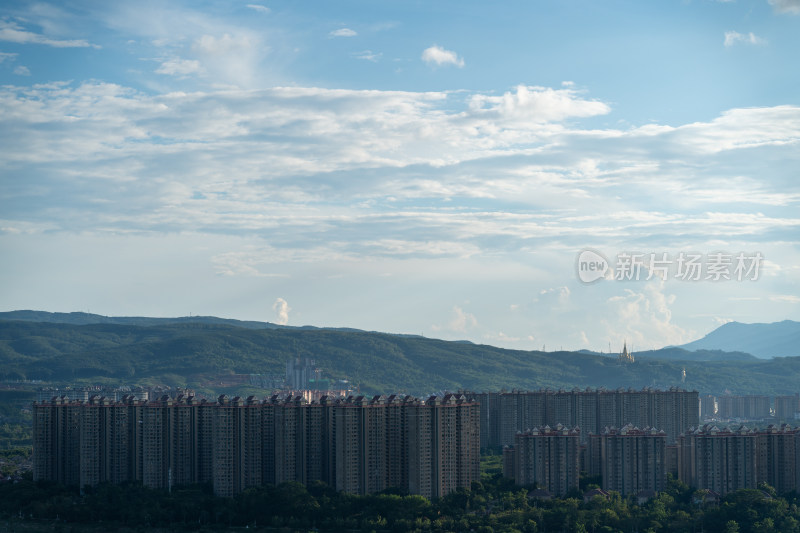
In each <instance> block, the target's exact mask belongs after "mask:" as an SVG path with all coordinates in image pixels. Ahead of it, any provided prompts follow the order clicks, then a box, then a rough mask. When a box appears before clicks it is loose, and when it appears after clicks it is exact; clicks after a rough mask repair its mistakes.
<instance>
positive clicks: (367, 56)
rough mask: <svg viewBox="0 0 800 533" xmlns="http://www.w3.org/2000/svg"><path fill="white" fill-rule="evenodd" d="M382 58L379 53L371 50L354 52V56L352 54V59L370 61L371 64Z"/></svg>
mask: <svg viewBox="0 0 800 533" xmlns="http://www.w3.org/2000/svg"><path fill="white" fill-rule="evenodd" d="M382 56H383V54H382V53H381V52H373V51H372V50H364V51H362V52H356V53H355V54H353V57H355V58H356V59H363V60H365V61H372V62H373V63H377V62H378V61H379V60H380V58H381V57H382Z"/></svg>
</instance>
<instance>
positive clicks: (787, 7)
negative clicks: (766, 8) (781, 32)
mask: <svg viewBox="0 0 800 533" xmlns="http://www.w3.org/2000/svg"><path fill="white" fill-rule="evenodd" d="M769 5H771V6H772V8H773V9H774V10H775V11H777V12H778V13H791V14H792V15H797V14H800V0H769Z"/></svg>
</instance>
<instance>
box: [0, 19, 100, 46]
mask: <svg viewBox="0 0 800 533" xmlns="http://www.w3.org/2000/svg"><path fill="white" fill-rule="evenodd" d="M0 41H7V42H12V43H17V44H42V45H45V46H52V47H55V48H85V47H88V46H93V47H95V48H99V46H97V45H93V44H90V43H89V42H88V41H87V40H85V39H51V38H49V37H46V36H44V35H42V34H39V33H34V32H32V31H29V30H26V29H25V28H23V27H22V26H20V25H19V24H17V23H16V22H12V21H9V20H0Z"/></svg>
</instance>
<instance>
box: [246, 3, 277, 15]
mask: <svg viewBox="0 0 800 533" xmlns="http://www.w3.org/2000/svg"><path fill="white" fill-rule="evenodd" d="M247 7H248V8H250V9H252V10H253V11H258V12H259V13H263V14H265V15H268V14H269V13H270V12H271V11H272V10H271V9H270V8H268V7H267V6H262V5H260V4H247Z"/></svg>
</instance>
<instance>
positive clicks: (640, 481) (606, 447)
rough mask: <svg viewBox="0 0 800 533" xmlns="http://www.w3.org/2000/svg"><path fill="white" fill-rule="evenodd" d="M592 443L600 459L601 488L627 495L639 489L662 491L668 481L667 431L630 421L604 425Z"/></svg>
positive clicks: (597, 458) (635, 492) (597, 457)
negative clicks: (619, 425)
mask: <svg viewBox="0 0 800 533" xmlns="http://www.w3.org/2000/svg"><path fill="white" fill-rule="evenodd" d="M591 445H592V446H599V450H597V452H596V453H595V454H594V457H595V460H597V461H598V462H599V470H600V474H601V475H602V487H603V489H604V490H615V491H617V492H619V493H620V494H622V495H623V496H626V495H628V494H637V493H638V492H640V491H656V492H659V491H661V490H664V487H665V486H666V480H667V434H666V432H664V431H663V430H661V431H659V430H657V429H655V428H648V427H645V428H644V429H639V428H637V427H635V426H633V425H632V424H628V425H626V426H623V427H622V428H619V429H617V428H606V429H604V430H603V431H602V432H601V433H600V435H599V436H598V438H596V439H595V438H593V439H592V443H591ZM592 451H593V452H594V450H592Z"/></svg>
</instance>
